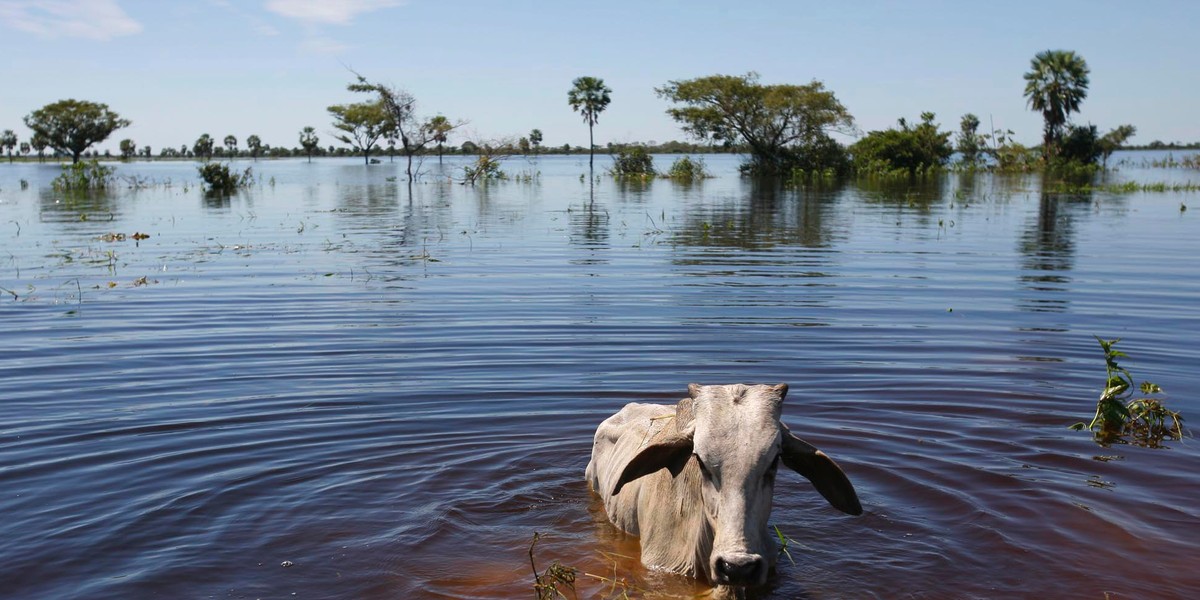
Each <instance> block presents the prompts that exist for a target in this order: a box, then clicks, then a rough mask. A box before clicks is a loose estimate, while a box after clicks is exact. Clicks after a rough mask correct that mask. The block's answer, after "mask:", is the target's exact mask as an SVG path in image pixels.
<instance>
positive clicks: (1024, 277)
mask: <svg viewBox="0 0 1200 600" xmlns="http://www.w3.org/2000/svg"><path fill="white" fill-rule="evenodd" d="M1091 200H1092V198H1091V195H1090V194H1088V195H1076V196H1056V195H1052V194H1047V193H1045V192H1043V193H1042V195H1041V198H1040V199H1039V201H1038V212H1037V215H1036V216H1035V217H1031V218H1030V223H1029V226H1028V227H1026V229H1025V233H1024V234H1023V235H1022V236H1021V240H1020V242H1019V246H1018V251H1019V252H1020V253H1021V255H1022V256H1023V257H1024V259H1023V260H1022V264H1021V267H1022V273H1021V276H1020V279H1019V282H1020V284H1021V286H1022V287H1023V288H1025V289H1027V290H1031V291H1034V292H1036V295H1035V296H1033V297H1028V298H1024V299H1023V300H1022V302H1021V305H1020V306H1019V308H1021V309H1022V310H1027V311H1031V312H1063V311H1065V310H1066V309H1067V306H1068V304H1069V302H1068V300H1067V299H1066V298H1065V297H1064V296H1063V294H1064V292H1067V291H1068V286H1069V284H1070V283H1071V278H1070V277H1069V276H1068V275H1067V274H1068V273H1069V272H1070V271H1071V270H1072V269H1073V268H1074V262H1075V216H1076V214H1078V213H1080V212H1081V211H1082V210H1084V209H1086V208H1087V207H1088V206H1089V205H1090V204H1091Z"/></svg>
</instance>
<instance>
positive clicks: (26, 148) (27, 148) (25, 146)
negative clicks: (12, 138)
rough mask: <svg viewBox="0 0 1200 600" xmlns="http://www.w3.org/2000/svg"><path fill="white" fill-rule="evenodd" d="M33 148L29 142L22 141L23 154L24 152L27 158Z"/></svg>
mask: <svg viewBox="0 0 1200 600" xmlns="http://www.w3.org/2000/svg"><path fill="white" fill-rule="evenodd" d="M32 149H33V148H32V147H31V146H30V145H29V142H21V154H23V155H24V156H25V157H26V158H29V151H30V150H32Z"/></svg>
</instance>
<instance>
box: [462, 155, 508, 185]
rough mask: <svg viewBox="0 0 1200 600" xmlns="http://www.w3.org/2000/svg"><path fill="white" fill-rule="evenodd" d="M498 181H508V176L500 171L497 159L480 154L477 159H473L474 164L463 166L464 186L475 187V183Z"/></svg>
mask: <svg viewBox="0 0 1200 600" xmlns="http://www.w3.org/2000/svg"><path fill="white" fill-rule="evenodd" d="M498 179H508V175H506V174H505V173H504V171H501V170H500V159H499V158H496V157H493V156H489V155H487V154H480V155H479V157H478V158H476V159H475V163H474V164H470V165H464V166H463V180H462V183H463V184H464V185H465V184H470V185H475V183H476V182H480V181H485V182H486V181H493V180H498Z"/></svg>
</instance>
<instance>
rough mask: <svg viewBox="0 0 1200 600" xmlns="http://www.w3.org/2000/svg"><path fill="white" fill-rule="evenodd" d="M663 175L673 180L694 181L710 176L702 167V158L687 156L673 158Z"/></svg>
mask: <svg viewBox="0 0 1200 600" xmlns="http://www.w3.org/2000/svg"><path fill="white" fill-rule="evenodd" d="M664 176H665V177H666V178H667V179H672V180H675V181H696V180H699V179H709V178H711V177H712V175H711V174H710V173H709V172H708V170H707V169H705V168H704V159H697V160H692V159H691V157H688V156H682V157H680V158H677V159H675V162H673V163H671V168H670V169H668V170H667V172H666V174H665V175H664Z"/></svg>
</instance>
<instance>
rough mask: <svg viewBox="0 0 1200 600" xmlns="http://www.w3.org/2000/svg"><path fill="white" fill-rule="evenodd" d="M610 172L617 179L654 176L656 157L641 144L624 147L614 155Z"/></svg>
mask: <svg viewBox="0 0 1200 600" xmlns="http://www.w3.org/2000/svg"><path fill="white" fill-rule="evenodd" d="M613 161H614V162H613V166H612V169H610V170H609V173H611V174H612V176H613V177H616V178H617V179H649V178H651V177H654V175H655V171H654V157H653V156H650V154H649V153H648V152H646V149H645V148H643V147H641V146H634V147H632V148H624V149H621V150H620V151H619V152H617V155H616V156H614V157H613Z"/></svg>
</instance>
